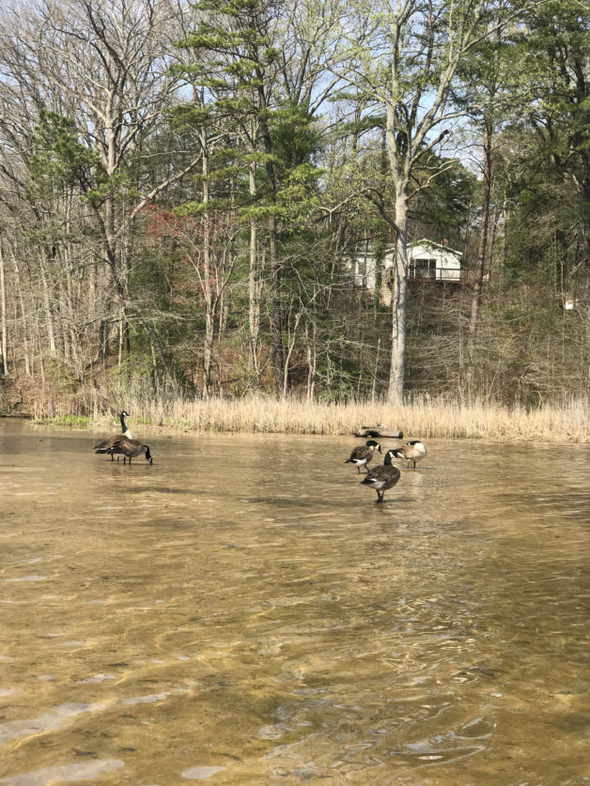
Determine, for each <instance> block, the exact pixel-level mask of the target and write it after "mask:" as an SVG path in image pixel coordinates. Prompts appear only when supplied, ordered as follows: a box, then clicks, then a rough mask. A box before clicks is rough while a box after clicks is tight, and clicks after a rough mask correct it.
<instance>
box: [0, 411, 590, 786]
mask: <svg viewBox="0 0 590 786" xmlns="http://www.w3.org/2000/svg"><path fill="white" fill-rule="evenodd" d="M407 430H408V431H409V429H407ZM113 431H116V429H115V428H113ZM133 431H134V435H135V436H139V431H140V428H139V427H136V428H134V429H133ZM103 436H108V434H91V433H88V432H68V431H55V430H49V429H45V428H41V427H36V426H34V425H31V424H27V423H22V422H18V421H12V420H5V421H0V473H1V482H2V485H1V487H0V494H1V499H2V504H1V508H0V538H1V550H0V588H1V592H0V633H1V649H0V675H1V677H2V679H1V682H0V784H2V785H3V786H4V785H8V786H48V785H49V784H61V783H64V784H66V783H70V784H72V783H73V784H81V783H98V784H122V785H127V784H130V785H132V786H178V784H183V783H189V782H191V781H203V782H206V783H209V784H213V785H214V786H218V784H219V785H222V784H238V785H240V786H241V784H262V785H264V784H275V783H276V784H285V786H290V785H291V784H299V783H302V782H306V781H312V782H313V781H314V780H319V779H322V782H326V783H331V784H335V786H336V785H339V784H342V786H347V785H348V784H357V785H361V784H362V786H373V785H375V786H384V785H386V784H411V785H413V786H423V785H428V784H436V786H439V785H440V786H447V785H448V786H454V785H456V784H476V785H477V786H505V785H510V786H512V785H514V786H525V785H526V786H534V785H535V784H543V785H546V784H582V783H588V782H590V764H589V759H590V703H589V701H588V698H589V694H588V688H589V650H588V638H589V630H590V629H589V625H588V623H589V616H590V614H589V602H588V601H589V594H590V593H589V589H590V579H589V577H588V561H589V557H590V546H589V527H590V487H589V469H590V461H589V458H590V447H589V446H573V447H565V444H564V446H555V445H553V446H549V445H517V446H505V445H492V444H490V445H486V444H476V443H466V442H439V441H432V442H430V443H429V444H428V448H429V453H428V456H427V457H426V459H425V460H424V462H423V463H422V464H421V465H419V467H418V469H417V470H416V471H413V470H409V471H406V470H405V468H404V469H403V470H402V478H401V480H400V482H399V484H398V485H397V486H396V487H395V488H394V489H392V490H391V491H389V492H387V493H386V500H388V501H387V502H386V504H384V505H377V504H375V499H376V495H375V493H374V492H373V491H372V490H370V489H367V488H366V487H363V486H361V485H359V480H360V479H362V476H360V475H358V474H357V471H356V469H355V468H354V467H353V466H352V465H350V464H344V459H345V458H347V456H348V455H349V453H350V449H351V448H352V447H353V446H354V445H355V444H356V443H357V441H355V440H354V438H348V439H346V438H332V437H284V436H280V435H262V436H249V435H247V436H244V435H221V436H219V435H199V436H194V435H179V436H166V435H158V434H153V433H152V434H147V433H146V434H142V435H141V436H142V438H143V440H144V441H145V442H148V444H149V445H150V448H151V450H152V453H153V455H154V464H153V465H152V466H149V465H148V464H147V462H146V461H145V460H143V459H134V461H133V464H132V466H131V467H129V466H123V463H122V462H119V463H117V462H111V461H110V459H109V458H108V457H106V456H97V455H94V454H93V452H92V445H93V444H94V442H95V441H97V439H98V438H99V437H103ZM383 442H384V444H385V445H387V444H389V443H391V442H392V441H391V440H383Z"/></svg>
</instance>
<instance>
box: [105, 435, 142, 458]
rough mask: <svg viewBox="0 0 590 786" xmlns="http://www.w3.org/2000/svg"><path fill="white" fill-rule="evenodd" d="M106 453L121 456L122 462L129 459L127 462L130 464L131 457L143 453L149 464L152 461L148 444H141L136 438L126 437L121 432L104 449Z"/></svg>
mask: <svg viewBox="0 0 590 786" xmlns="http://www.w3.org/2000/svg"><path fill="white" fill-rule="evenodd" d="M106 453H110V454H111V456H113V455H117V456H123V464H126V463H127V459H129V464H131V459H132V458H135V457H136V456H141V455H143V454H144V453H145V460H146V461H149V462H150V464H153V463H154V460H153V458H152V454H151V453H150V449H149V447H148V445H143V444H142V443H141V442H138V441H137V440H136V439H127V437H125V436H123V435H122V434H121V435H120V436H118V437H116V438H115V439H114V440H113V442H112V445H111V446H110V447H108V448H107V449H106Z"/></svg>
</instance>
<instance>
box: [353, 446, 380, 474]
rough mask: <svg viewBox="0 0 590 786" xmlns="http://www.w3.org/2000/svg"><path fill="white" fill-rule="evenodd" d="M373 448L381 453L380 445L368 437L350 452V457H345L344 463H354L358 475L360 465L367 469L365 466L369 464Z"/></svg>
mask: <svg viewBox="0 0 590 786" xmlns="http://www.w3.org/2000/svg"><path fill="white" fill-rule="evenodd" d="M375 448H377V450H378V451H379V453H381V445H380V444H379V443H378V442H376V441H375V440H374V439H368V440H367V441H366V442H365V444H364V445H359V446H358V447H357V448H355V449H354V450H353V451H352V453H351V454H350V458H347V459H346V461H345V462H344V463H345V464H356V469H357V472H358V473H359V475H360V472H361V467H365V469H366V470H367V472H368V471H369V470H368V468H367V464H370V462H371V461H372V460H373V453H374V452H375Z"/></svg>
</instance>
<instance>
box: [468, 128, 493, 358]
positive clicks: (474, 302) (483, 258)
mask: <svg viewBox="0 0 590 786" xmlns="http://www.w3.org/2000/svg"><path fill="white" fill-rule="evenodd" d="M492 136H493V133H492V123H491V120H490V118H489V117H485V118H484V126H483V193H482V205H481V227H480V231H479V249H478V252H477V271H476V275H475V283H474V285H473V295H472V297H471V317H470V320H469V355H470V359H471V360H472V359H473V358H472V355H473V351H474V338H475V334H476V332H477V327H478V325H479V317H480V312H481V303H482V299H483V289H484V282H485V276H486V270H487V262H488V259H487V257H488V255H487V246H488V231H489V224H490V202H491V190H492Z"/></svg>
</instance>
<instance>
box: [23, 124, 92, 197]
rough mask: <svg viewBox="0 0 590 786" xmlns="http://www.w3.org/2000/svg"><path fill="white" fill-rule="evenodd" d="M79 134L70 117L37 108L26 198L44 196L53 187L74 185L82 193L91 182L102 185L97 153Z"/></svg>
mask: <svg viewBox="0 0 590 786" xmlns="http://www.w3.org/2000/svg"><path fill="white" fill-rule="evenodd" d="M79 138H80V135H79V132H78V130H77V129H76V126H75V122H74V121H73V120H72V119H70V118H66V117H62V116H61V115H58V114H56V113H55V112H49V111H47V110H42V111H41V112H40V115H39V124H38V126H37V128H36V130H35V133H34V135H33V146H34V152H33V154H32V156H31V160H30V171H31V179H32V185H31V188H30V191H29V198H30V199H33V198H35V197H42V198H48V197H49V196H51V194H53V193H54V192H55V191H56V190H58V191H59V190H60V189H62V188H67V187H72V186H76V185H77V186H78V187H80V189H81V191H82V193H84V194H89V192H90V191H91V186H92V185H93V184H97V185H98V188H102V187H104V186H105V184H106V174H105V172H104V168H103V167H102V165H101V163H100V159H99V157H98V155H97V154H96V153H95V152H94V151H92V150H90V149H89V148H88V147H86V146H85V145H84V144H82V143H81V142H80V141H79ZM89 198H92V197H89Z"/></svg>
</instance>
